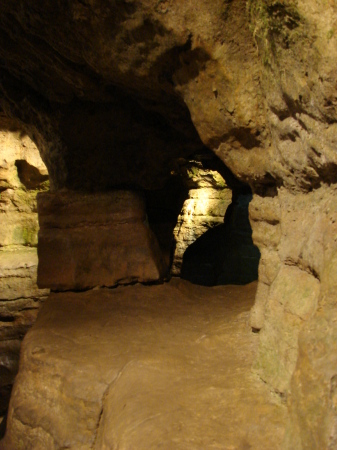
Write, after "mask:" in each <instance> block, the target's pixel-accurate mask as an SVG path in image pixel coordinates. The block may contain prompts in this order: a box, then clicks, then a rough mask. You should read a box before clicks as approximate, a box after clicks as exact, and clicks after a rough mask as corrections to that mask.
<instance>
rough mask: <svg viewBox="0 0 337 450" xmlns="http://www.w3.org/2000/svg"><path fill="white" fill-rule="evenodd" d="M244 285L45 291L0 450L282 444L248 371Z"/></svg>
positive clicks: (280, 411) (250, 347)
mask: <svg viewBox="0 0 337 450" xmlns="http://www.w3.org/2000/svg"><path fill="white" fill-rule="evenodd" d="M255 290H256V285H255V284H250V285H247V286H216V287H213V288H206V287H201V286H195V285H191V284H190V283H188V282H186V281H182V280H178V279H173V280H172V281H171V282H170V283H166V284H163V285H158V286H143V285H134V286H127V287H118V288H116V289H113V290H111V289H98V290H92V291H87V292H82V293H70V292H66V293H59V294H52V295H51V296H50V297H49V299H48V300H47V301H46V302H45V304H44V305H43V307H42V309H41V311H40V314H39V317H38V320H37V322H36V323H35V325H34V327H33V328H32V329H31V330H30V331H29V332H28V334H27V335H26V337H25V339H24V343H23V348H22V353H21V360H20V371H19V375H18V377H17V379H16V383H15V386H14V389H13V394H12V398H11V403H10V408H9V416H8V423H7V434H6V436H5V438H4V440H3V441H2V443H1V444H0V448H1V450H20V449H34V450H40V449H41V450H42V449H43V450H45V449H48V450H56V449H58V450H60V449H66V448H67V449H73V450H89V449H102V450H103V449H111V450H112V449H119V450H134V449H137V450H145V449H146V450H148V449H159V448H160V449H166V450H172V449H179V450H180V449H186V450H192V449H200V450H206V449H207V450H209V449H222V450H230V449H231V450H236V449H242V450H243V449H256V450H263V449H266V450H270V449H280V448H282V440H283V435H284V422H285V419H286V410H285V406H284V405H282V404H281V403H280V402H279V399H278V398H277V397H273V396H272V394H270V392H269V391H268V389H267V388H266V386H265V385H264V384H263V383H262V382H261V381H259V380H258V379H257V378H255V376H254V375H253V374H252V373H251V370H250V368H251V364H252V361H253V358H254V355H255V353H256V346H257V341H258V336H257V335H256V334H254V333H252V332H251V330H250V327H249V326H248V316H249V310H250V308H251V306H252V304H253V300H254V295H255Z"/></svg>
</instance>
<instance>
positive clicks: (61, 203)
mask: <svg viewBox="0 0 337 450" xmlns="http://www.w3.org/2000/svg"><path fill="white" fill-rule="evenodd" d="M38 211H39V223H40V231H39V248H38V255H39V269H38V284H39V286H40V287H48V288H51V289H53V290H56V291H64V290H81V289H88V288H93V287H96V286H108V287H109V286H115V285H116V284H129V283H134V282H143V283H149V282H154V281H161V280H162V279H163V277H164V275H165V274H166V271H167V268H166V267H165V264H164V262H163V259H162V254H161V251H160V248H159V246H158V243H157V240H156V238H155V236H154V234H153V233H152V232H151V230H150V228H149V226H148V224H147V223H146V212H145V203H144V201H143V197H142V196H141V195H140V194H139V193H137V192H133V191H125V190H124V191H123V190H116V191H111V192H108V193H100V194H99V193H96V194H83V193H78V192H71V191H63V192H61V193H56V194H54V193H50V192H48V193H41V194H39V196H38Z"/></svg>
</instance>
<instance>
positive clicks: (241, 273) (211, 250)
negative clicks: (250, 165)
mask: <svg viewBox="0 0 337 450" xmlns="http://www.w3.org/2000/svg"><path fill="white" fill-rule="evenodd" d="M251 198H252V194H251V193H250V192H249V188H247V189H246V192H240V193H239V194H236V195H235V193H234V191H233V201H232V204H231V205H230V206H229V207H228V209H227V211H226V215H225V218H224V223H223V225H218V226H217V227H215V228H212V229H210V230H208V231H207V232H206V233H205V234H203V235H202V236H201V237H200V238H199V239H197V240H196V241H195V242H194V243H193V244H192V245H190V246H189V247H188V249H187V250H186V251H185V254H184V257H183V265H182V269H181V277H182V278H184V279H185V280H188V281H191V282H192V283H195V284H200V285H203V286H214V285H223V284H246V283H250V282H252V281H254V280H257V277H258V265H259V260H260V252H259V250H258V248H257V247H256V246H255V245H254V244H253V241H252V230H251V226H250V223H249V219H248V205H249V202H250V200H251Z"/></svg>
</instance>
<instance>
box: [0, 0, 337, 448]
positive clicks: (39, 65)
mask: <svg viewBox="0 0 337 450" xmlns="http://www.w3.org/2000/svg"><path fill="white" fill-rule="evenodd" d="M336 13H337V5H336V2H335V1H334V0H326V1H324V2H323V1H319V0H297V1H295V0H248V1H247V2H245V1H242V0H233V1H223V0H221V1H220V0H215V1H212V2H210V1H206V0H197V1H193V2H192V1H189V0H186V1H183V2H182V1H178V0H167V1H160V2H159V1H157V0H146V1H138V0H128V1H121V2H109V1H105V0H92V1H90V2H89V1H83V0H81V1H74V2H68V3H63V4H62V5H61V4H59V3H52V2H42V1H37V2H34V5H32V3H31V2H30V1H29V0H20V1H19V2H12V1H10V0H5V1H3V2H2V5H1V11H0V67H1V78H0V102H1V107H2V109H3V110H4V111H6V114H8V115H12V116H16V117H18V118H20V119H21V120H22V121H23V122H25V123H26V125H27V130H29V133H30V135H32V136H34V139H35V141H36V142H37V143H38V145H39V149H40V150H41V152H42V154H43V156H44V160H45V161H46V164H47V166H48V169H49V172H50V174H51V178H52V188H53V189H60V188H63V187H67V188H76V189H92V190H94V189H97V187H98V188H99V189H110V188H111V187H114V186H117V185H121V184H123V183H125V184H135V185H137V186H142V187H151V188H152V187H160V186H162V185H163V183H164V182H165V181H166V180H167V178H168V177H169V175H170V173H171V171H172V166H174V161H175V160H176V158H177V157H179V156H186V155H187V154H191V153H193V152H194V151H199V149H200V148H201V147H202V144H201V142H200V139H199V137H200V138H201V141H202V143H203V144H205V145H206V146H208V147H209V148H210V149H212V150H213V151H214V152H215V153H216V154H217V155H218V156H219V158H221V159H222V160H223V161H224V162H225V164H226V165H227V166H228V167H229V168H230V169H231V170H232V172H233V173H234V174H235V175H236V176H237V177H239V178H240V179H241V180H244V181H246V182H247V183H249V184H250V186H251V188H252V191H253V193H254V202H253V204H254V205H255V206H254V207H253V206H252V208H251V220H252V227H253V238H254V241H255V243H256V244H257V245H258V246H259V248H260V250H261V255H262V256H261V265H260V272H259V275H260V282H259V286H258V294H257V300H256V307H255V308H254V310H253V313H252V319H251V323H252V326H253V327H254V328H256V329H261V332H260V335H261V348H260V351H259V356H258V361H257V367H258V370H259V373H260V374H261V376H262V377H263V378H264V379H266V380H268V382H269V383H271V387H272V388H273V389H275V390H279V391H282V393H283V394H284V395H289V389H290V386H291V395H290V396H289V398H290V400H289V401H290V402H291V398H293V399H294V402H293V403H291V404H290V408H291V411H293V414H294V417H295V416H296V414H302V412H301V411H303V410H305V402H306V401H307V402H308V408H307V410H308V411H309V410H310V408H309V404H310V401H309V400H310V399H309V397H301V394H300V392H302V389H303V388H302V387H301V382H302V381H301V380H308V379H310V377H311V376H312V377H313V378H315V376H316V375H315V370H316V369H314V367H315V364H314V360H315V358H316V356H317V355H318V354H315V353H314V352H310V358H311V359H312V364H310V365H308V364H306V363H305V360H304V359H303V360H302V356H301V344H299V343H298V341H297V336H301V338H300V343H301V342H303V346H304V347H303V352H304V349H305V347H306V345H307V344H305V342H307V339H309V337H308V336H307V337H305V336H306V333H307V332H308V329H309V328H307V325H308V326H309V324H310V323H311V321H315V317H316V314H323V315H324V314H325V313H326V314H328V312H329V311H330V308H331V305H332V304H333V302H334V298H335V295H336V294H335V292H336V290H335V286H334V284H335V281H334V280H335V279H336V276H335V273H334V267H336V264H335V257H334V254H335V252H336V242H335V236H336V233H335V225H334V222H333V220H335V219H334V218H333V213H330V211H334V204H336V203H337V202H336V191H335V186H336V183H337V169H336V168H337V153H336V136H337V128H336V127H337V125H336V124H337V111H336V108H337V101H336V64H335V62H336V59H337V33H336ZM193 125H194V126H195V128H196V130H197V133H198V136H199V137H198V136H197V134H196V133H195V130H194V128H193ZM97 136H98V137H99V138H98V137H97ZM314 237H315V238H314ZM289 266H294V267H292V268H289ZM295 266H296V267H295ZM302 272H304V273H302ZM288 275H289V277H290V279H289V283H288V282H286V281H288ZM297 277H298V283H297V282H296V279H297ZM307 283H308V286H312V287H313V292H314V294H312V295H309V296H308V297H307V298H308V301H309V303H310V307H309V308H308V310H307V311H306V312H305V315H304V316H305V318H304V319H303V308H302V306H303V305H302V301H301V298H302V295H306V293H307V287H306V285H307ZM317 283H319V285H318V284H317ZM318 288H319V289H318ZM318 291H319V292H318ZM316 293H317V294H316ZM288 296H289V299H288ZM326 298H329V300H328V301H326ZM316 304H317V312H315V311H314V309H315V305H316ZM301 317H302V318H301ZM313 323H314V322H313ZM327 323H328V325H329V326H331V329H329V333H330V332H331V333H332V334H333V332H334V330H335V327H336V324H335V323H334V322H331V321H329V322H327ZM275 324H278V325H277V328H276V330H275V333H276V335H277V338H276V337H275V336H274V337H272V336H270V337H271V339H272V340H273V339H274V342H276V340H277V342H279V343H280V345H279V347H278V348H276V347H274V348H273V349H271V348H270V346H269V347H268V346H267V341H268V336H269V335H270V333H272V330H273V327H274V326H275ZM313 329H314V330H317V332H318V328H315V327H314V328H313ZM290 336H292V337H291V339H290ZM288 338H289V339H288ZM287 346H288V348H287ZM326 348H327V349H329V348H331V347H329V346H327V347H326ZM297 349H299V351H300V353H299V355H300V357H299V359H298V361H297V363H295V360H296V353H297ZM288 353H289V354H290V358H289V361H288V359H287V358H288V356H287V355H288ZM268 355H269V356H268ZM315 355H316V356H315ZM330 356H331V355H330V354H327V355H326V356H325V360H326V362H327V364H331V368H333V367H334V365H333V362H332V361H330ZM274 357H278V358H281V359H280V361H277V362H276V361H272V358H274ZM329 361H330V362H329ZM270 363H271V364H270ZM316 363H318V360H317V361H316ZM274 364H276V366H277V367H278V369H277V370H281V372H280V373H283V375H284V376H285V379H281V378H282V377H281V378H280V376H279V375H278V373H276V371H275V370H274V369H273V365H274ZM302 365H303V371H302ZM295 367H298V368H299V369H298V370H299V372H298V373H299V374H300V375H298V374H297V369H296V371H295V374H294V379H293V380H292V381H291V377H292V375H291V372H292V370H293V369H294V368H295ZM322 367H323V366H322ZM310 373H311V375H310ZM296 374H297V375H296ZM301 374H302V375H301ZM316 381H317V385H316V389H317V391H319V390H320V389H321V391H320V392H322V395H326V392H327V391H326V380H324V377H323V378H322V377H321V378H320V377H318V378H316ZM297 396H298V397H297ZM297 398H298V400H296V399H297ZM306 398H307V400H306ZM296 405H297V406H296ZM318 407H319V408H320V414H321V416H322V417H325V419H326V421H327V423H326V428H324V427H323V428H324V429H326V430H333V427H334V422H333V419H332V417H333V406H332V404H331V403H329V402H328V401H327V397H325V400H324V401H322V402H321V403H320V404H319V405H318ZM296 411H297V412H296ZM308 414H309V415H310V412H308ZM295 423H297V422H296V420H292V421H291V423H290V428H291V427H295ZM298 423H299V429H300V433H301V434H298V433H299V432H297V437H298V442H300V441H301V442H302V444H299V445H303V446H308V445H309V444H306V443H307V442H309V440H310V439H309V438H308V436H311V433H313V434H314V435H317V436H318V435H319V433H320V425H321V424H320V423H319V422H318V421H315V420H312V421H305V420H300V421H299V422H298ZM301 427H303V428H301ZM294 430H295V428H294ZM294 430H293V431H294ZM294 433H295V431H294ZM322 433H323V432H322ZM329 433H330V431H329V432H327V434H324V433H323V434H321V435H320V436H321V437H320V439H321V441H315V442H319V447H318V448H327V447H328V445H330V446H331V445H332V446H333V445H334V444H331V442H333V439H334V438H333V437H332V438H331V439H332V441H331V442H330V444H329V442H328V441H327V439H328V437H327V436H328V435H329ZM331 433H332V434H331V436H333V432H332V431H331ZM295 434H296V433H295ZM294 442H297V441H296V439H295V438H294ZM313 445H316V444H313ZM317 445H318V444H317Z"/></svg>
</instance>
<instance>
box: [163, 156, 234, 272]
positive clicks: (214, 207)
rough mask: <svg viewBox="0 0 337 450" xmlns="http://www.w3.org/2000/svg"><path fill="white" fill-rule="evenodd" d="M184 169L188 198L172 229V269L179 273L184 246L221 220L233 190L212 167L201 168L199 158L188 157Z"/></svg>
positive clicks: (186, 246) (187, 245)
mask: <svg viewBox="0 0 337 450" xmlns="http://www.w3.org/2000/svg"><path fill="white" fill-rule="evenodd" d="M186 172H187V177H186V178H187V182H186V185H187V188H188V189H189V191H188V198H187V199H186V200H185V202H184V204H183V207H182V210H181V212H180V214H179V216H178V219H177V224H176V226H175V228H174V230H173V236H174V239H175V251H174V255H173V262H172V268H171V273H172V275H175V276H177V275H180V273H181V265H182V262H183V256H184V253H185V251H186V249H187V248H188V247H189V246H190V245H191V244H192V243H193V242H195V241H196V240H197V239H198V238H199V237H200V236H202V235H203V234H204V233H205V232H206V231H207V230H209V229H211V228H213V227H215V226H217V225H220V224H221V223H223V220H224V217H225V213H226V210H227V208H228V206H229V205H230V203H231V201H232V191H231V189H229V187H228V186H227V185H226V182H225V180H224V179H223V178H222V176H221V175H220V174H219V173H218V172H217V171H215V170H210V169H204V168H203V166H202V163H201V162H200V161H190V162H189V167H188V168H186Z"/></svg>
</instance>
